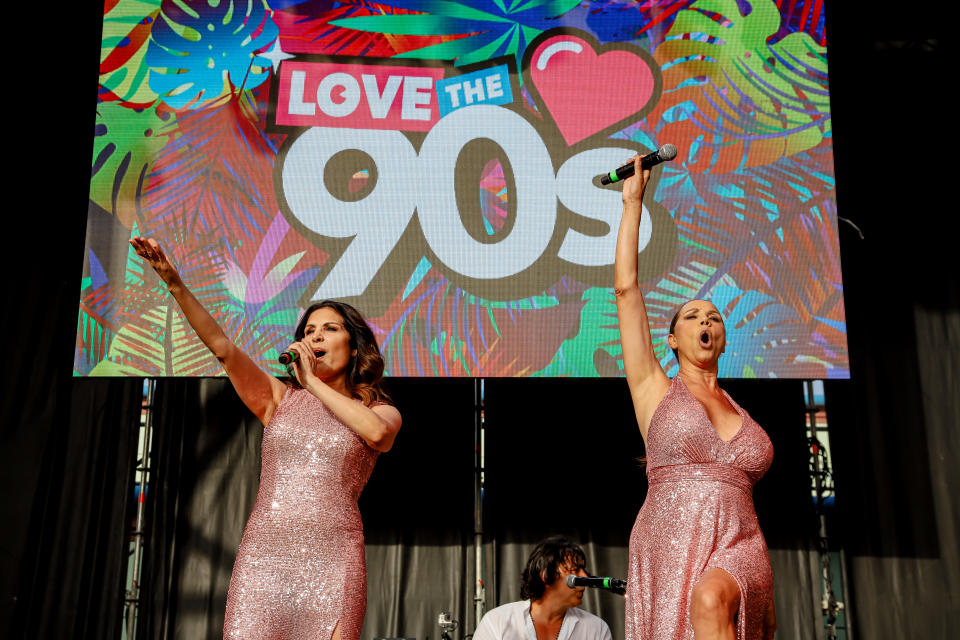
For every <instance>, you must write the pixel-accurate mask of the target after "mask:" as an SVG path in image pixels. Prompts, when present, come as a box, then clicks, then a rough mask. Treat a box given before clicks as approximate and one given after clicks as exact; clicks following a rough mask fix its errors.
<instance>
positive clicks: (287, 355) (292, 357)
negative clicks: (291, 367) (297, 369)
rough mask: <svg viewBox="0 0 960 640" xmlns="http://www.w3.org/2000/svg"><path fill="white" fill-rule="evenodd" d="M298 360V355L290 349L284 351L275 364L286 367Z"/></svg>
mask: <svg viewBox="0 0 960 640" xmlns="http://www.w3.org/2000/svg"><path fill="white" fill-rule="evenodd" d="M299 359H300V354H299V353H297V352H296V351H294V350H293V349H291V350H290V351H284V352H283V353H281V354H280V357H279V358H277V362H279V363H280V364H282V365H284V366H286V365H288V364H293V363H294V362H296V361H297V360H299Z"/></svg>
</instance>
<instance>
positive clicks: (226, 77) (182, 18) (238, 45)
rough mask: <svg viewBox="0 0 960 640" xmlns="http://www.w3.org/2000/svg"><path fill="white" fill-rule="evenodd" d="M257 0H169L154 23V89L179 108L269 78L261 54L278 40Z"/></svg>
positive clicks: (151, 48) (151, 53)
mask: <svg viewBox="0 0 960 640" xmlns="http://www.w3.org/2000/svg"><path fill="white" fill-rule="evenodd" d="M277 34H278V29H277V25H275V24H274V23H273V20H271V19H270V17H269V16H268V15H267V10H266V7H265V6H264V4H263V3H262V2H260V1H258V0H246V1H244V0H233V1H223V2H220V1H219V0H193V1H192V2H188V1H187V0H181V1H175V0H167V1H166V2H164V3H163V9H162V11H161V13H160V16H159V18H158V19H157V21H156V23H155V24H154V26H153V30H152V32H151V34H150V45H149V48H148V49H147V56H146V63H147V65H148V66H149V67H150V69H151V71H150V78H149V83H150V88H151V89H152V90H153V91H154V92H156V93H157V94H158V95H159V96H160V99H161V100H163V101H164V102H166V103H167V104H169V105H170V106H171V107H173V108H174V109H181V108H184V107H187V106H188V105H189V106H190V107H192V108H196V107H198V106H201V105H203V104H207V103H210V102H211V101H214V100H217V99H218V98H220V97H221V96H224V95H231V94H232V93H233V89H234V88H238V89H241V88H242V89H253V88H255V87H258V86H260V84H261V83H263V82H264V81H266V80H267V78H268V77H269V76H270V72H269V69H267V68H266V67H269V66H270V61H269V60H267V59H266V58H261V57H259V56H256V55H255V54H256V52H257V51H259V50H262V49H265V48H266V47H268V46H269V45H270V44H271V43H272V42H273V41H274V40H276V39H277Z"/></svg>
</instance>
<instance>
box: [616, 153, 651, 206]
mask: <svg viewBox="0 0 960 640" xmlns="http://www.w3.org/2000/svg"><path fill="white" fill-rule="evenodd" d="M633 168H634V172H633V175H632V176H630V177H629V178H627V179H626V180H624V181H623V194H622V197H623V204H624V205H628V204H632V203H636V204H640V203H641V202H642V201H643V192H644V190H646V188H647V182H648V181H649V180H650V169H642V168H641V163H640V156H639V155H636V156H633Z"/></svg>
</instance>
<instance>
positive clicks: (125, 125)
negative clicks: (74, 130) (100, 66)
mask: <svg viewBox="0 0 960 640" xmlns="http://www.w3.org/2000/svg"><path fill="white" fill-rule="evenodd" d="M172 122H173V113H172V112H170V111H169V110H168V109H159V110H158V109H129V108H125V107H124V106H122V105H121V104H119V103H112V102H104V103H101V104H100V105H99V106H98V107H97V124H96V128H95V129H94V138H93V166H92V169H91V178H90V199H91V200H92V201H94V202H96V203H97V204H98V205H99V206H100V207H101V208H102V209H104V210H105V211H109V212H110V213H112V214H113V215H114V216H116V217H117V219H118V220H119V221H120V222H121V224H123V225H124V226H125V227H127V228H130V227H132V226H133V223H134V219H135V217H136V215H137V201H138V199H139V197H140V193H141V189H142V188H143V186H144V182H145V180H146V176H147V175H148V174H149V169H150V164H151V162H152V160H153V157H154V156H155V154H156V153H157V151H159V150H160V149H162V148H163V146H164V144H165V139H164V138H162V137H160V136H159V135H158V134H159V133H160V131H161V130H162V129H164V128H169V125H170V124H172Z"/></svg>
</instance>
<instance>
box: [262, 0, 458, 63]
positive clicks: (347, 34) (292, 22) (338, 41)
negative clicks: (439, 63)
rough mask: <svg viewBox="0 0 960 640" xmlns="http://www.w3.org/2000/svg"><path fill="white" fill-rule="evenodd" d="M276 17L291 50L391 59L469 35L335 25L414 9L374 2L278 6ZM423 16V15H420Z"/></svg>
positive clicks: (286, 48)
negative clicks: (395, 31) (283, 7)
mask: <svg viewBox="0 0 960 640" xmlns="http://www.w3.org/2000/svg"><path fill="white" fill-rule="evenodd" d="M274 4H275V3H271V6H272V7H273V8H274V9H277V10H276V11H274V13H273V20H274V22H275V23H276V25H277V27H278V28H279V29H280V42H281V45H282V47H281V48H282V49H283V50H284V51H285V52H288V53H315V54H327V55H342V56H367V57H377V58H389V57H391V56H395V55H397V54H401V53H407V52H409V51H414V50H417V49H422V48H424V47H429V46H432V45H435V44H441V43H443V42H447V41H449V40H456V39H458V38H463V37H467V36H466V35H459V34H457V35H426V36H420V35H398V34H394V33H379V32H377V31H358V30H356V29H352V28H345V27H339V26H336V24H334V23H335V22H337V21H338V20H345V19H347V18H368V17H370V16H382V15H407V14H410V13H412V12H411V11H409V10H407V9H403V8H399V7H392V6H389V5H383V4H381V3H374V2H363V1H359V2H336V3H330V6H329V7H324V8H323V10H318V7H317V4H316V3H312V2H311V3H303V4H295V5H293V6H290V7H287V8H285V9H283V10H279V8H278V7H276V6H273V5H274ZM417 15H419V14H417Z"/></svg>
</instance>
